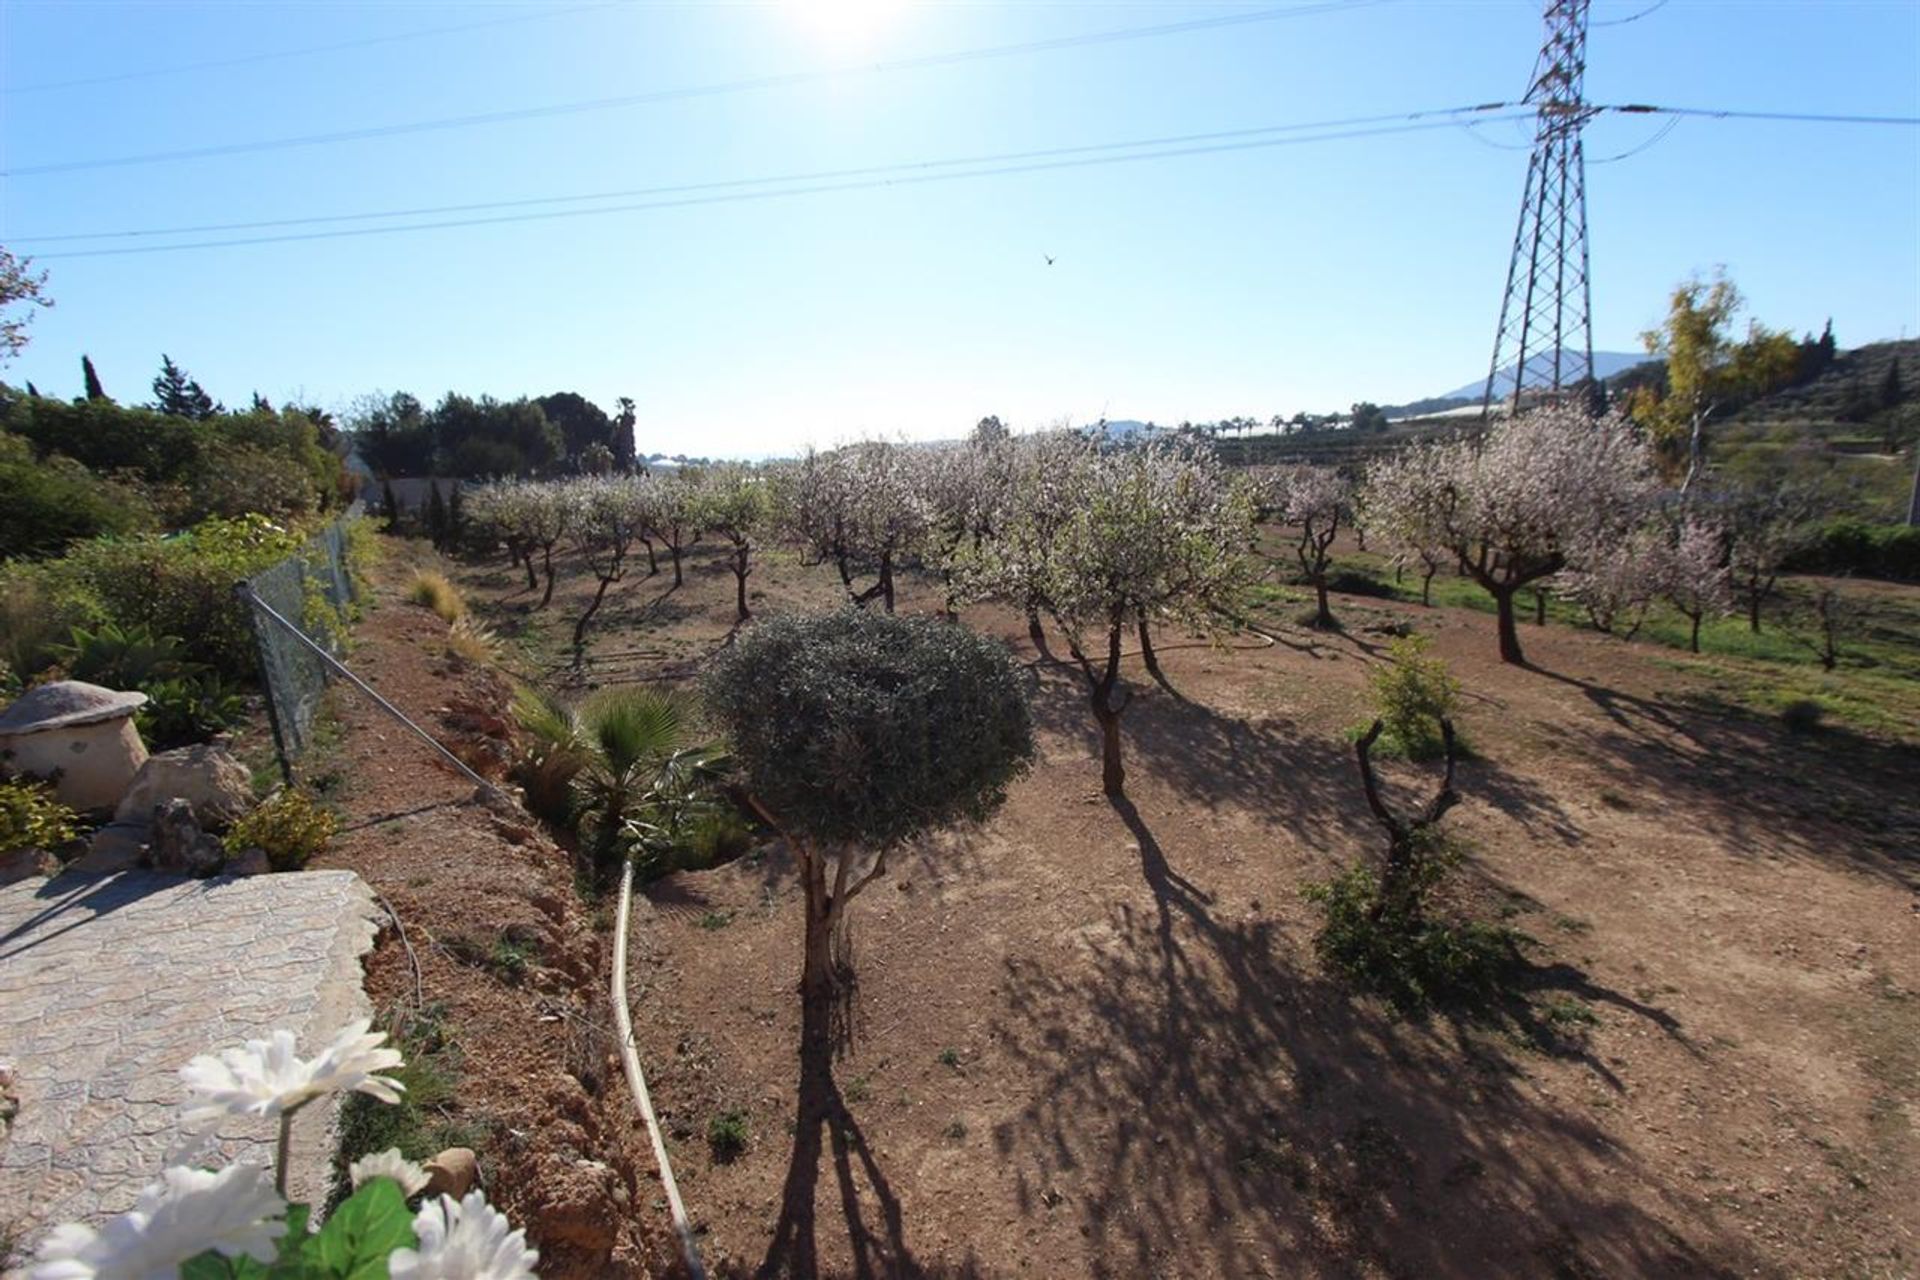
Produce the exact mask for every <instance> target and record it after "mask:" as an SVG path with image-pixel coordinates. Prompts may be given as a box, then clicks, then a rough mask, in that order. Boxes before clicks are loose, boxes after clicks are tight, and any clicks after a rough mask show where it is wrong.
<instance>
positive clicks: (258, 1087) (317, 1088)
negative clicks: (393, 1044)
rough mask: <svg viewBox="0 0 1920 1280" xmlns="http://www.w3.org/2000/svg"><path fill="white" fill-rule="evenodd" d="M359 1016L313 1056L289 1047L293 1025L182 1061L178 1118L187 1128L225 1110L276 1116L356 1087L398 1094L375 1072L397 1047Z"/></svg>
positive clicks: (208, 1122)
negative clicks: (182, 1101) (182, 1100)
mask: <svg viewBox="0 0 1920 1280" xmlns="http://www.w3.org/2000/svg"><path fill="white" fill-rule="evenodd" d="M369 1025H370V1024H369V1023H368V1021H367V1020H366V1019H365V1018H362V1019H361V1020H360V1021H358V1022H354V1023H351V1024H349V1025H348V1026H347V1027H345V1028H344V1029H343V1030H342V1031H341V1032H340V1034H339V1035H338V1036H335V1037H334V1040H333V1043H332V1044H330V1045H328V1046H327V1047H326V1049H325V1050H323V1051H322V1052H321V1054H320V1055H319V1056H318V1057H316V1058H313V1059H311V1060H309V1059H305V1058H302V1057H300V1056H299V1055H298V1054H296V1053H295V1052H294V1039H293V1032H291V1031H287V1030H285V1029H282V1030H278V1031H275V1032H274V1033H273V1034H272V1035H271V1036H269V1037H268V1038H267V1039H265V1040H249V1041H247V1042H246V1044H244V1045H242V1046H241V1047H240V1048H238V1049H223V1050H221V1051H220V1053H219V1055H218V1056H215V1055H213V1054H208V1053H203V1054H201V1055H200V1056H198V1057H196V1058H195V1059H194V1060H193V1061H191V1062H189V1063H188V1064H187V1065H186V1066H184V1067H182V1068H180V1079H181V1081H182V1082H183V1083H184V1084H185V1085H186V1086H187V1105H186V1107H185V1108H184V1109H183V1110H182V1111H181V1113H180V1118H181V1120H182V1122H183V1123H184V1124H186V1125H187V1126H188V1127H189V1128H195V1129H200V1128H208V1127H211V1126H213V1125H215V1124H218V1123H219V1122H220V1120H221V1119H222V1118H224V1117H226V1116H275V1115H281V1114H283V1113H287V1112H292V1111H296V1110H298V1109H299V1108H300V1107H301V1106H303V1105H305V1104H306V1103H308V1102H310V1101H312V1100H313V1099H315V1098H318V1097H320V1096H322V1095H323V1094H329V1093H345V1092H348V1091H355V1092H359V1093H366V1094H371V1095H373V1096H374V1097H376V1098H378V1099H380V1101H382V1102H398V1101H400V1094H401V1091H402V1090H403V1089H404V1088H405V1086H404V1085H402V1084H401V1083H400V1082H399V1081H398V1080H395V1079H393V1078H391V1077H389V1076H382V1075H375V1074H374V1073H375V1072H377V1071H381V1070H384V1069H385V1068H388V1067H397V1066H399V1065H400V1064H401V1058H400V1052H399V1050H397V1049H386V1048H382V1047H381V1042H382V1041H384V1040H385V1039H386V1038H387V1037H386V1035H385V1033H383V1032H374V1033H372V1034H369V1033H368V1027H369Z"/></svg>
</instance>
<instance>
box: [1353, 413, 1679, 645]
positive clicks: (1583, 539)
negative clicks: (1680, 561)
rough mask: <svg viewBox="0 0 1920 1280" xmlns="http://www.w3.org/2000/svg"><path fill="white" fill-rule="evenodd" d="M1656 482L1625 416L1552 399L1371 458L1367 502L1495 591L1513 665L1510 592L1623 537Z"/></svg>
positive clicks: (1403, 532)
mask: <svg viewBox="0 0 1920 1280" xmlns="http://www.w3.org/2000/svg"><path fill="white" fill-rule="evenodd" d="M1652 484H1653V482H1652V479H1651V466H1650V459H1649V457H1648V453H1647V448H1646V446H1645V444H1644V443H1643V442H1642V441H1641V440H1640V439H1639V437H1638V436H1637V435H1636V434H1635V433H1634V430H1633V427H1632V424H1631V423H1629V422H1628V421H1627V420H1626V418H1624V417H1623V416H1621V415H1620V414H1618V413H1609V414H1606V415H1603V416H1600V417H1594V416H1592V415H1590V414H1588V413H1586V412H1585V411H1584V410H1582V409H1580V408H1579V407H1577V406H1574V405H1571V404H1558V405H1552V406H1548V407H1546V408H1542V409H1536V410H1534V411H1533V412H1531V413H1525V414H1519V415H1516V416H1514V417H1511V418H1504V419H1501V420H1500V421H1498V422H1496V423H1494V424H1493V425H1492V426H1490V427H1489V428H1488V429H1487V431H1486V433H1485V434H1484V435H1481V436H1477V437H1472V438H1467V439H1460V440H1449V441H1440V442H1436V443H1432V444H1427V445H1420V446H1416V447H1415V448H1414V449H1412V450H1410V451H1409V453H1408V455H1407V456H1406V457H1405V458H1403V459H1402V461H1401V462H1400V463H1399V465H1395V466H1384V467H1383V466H1379V465H1376V466H1375V467H1374V469H1373V470H1372V472H1371V473H1370V476H1369V480H1368V485H1367V488H1368V496H1367V506H1368V508H1369V510H1370V511H1373V512H1375V513H1378V517H1377V518H1378V519H1379V521H1380V524H1381V526H1382V527H1383V528H1387V529H1392V530H1396V531H1397V532H1396V533H1395V535H1394V537H1395V538H1396V540H1398V541H1404V542H1405V543H1406V544H1409V545H1415V546H1430V547H1436V548H1441V549H1444V550H1445V551H1446V553H1447V556H1448V558H1449V559H1451V560H1453V561H1454V562H1455V563H1457V564H1458V565H1459V566H1460V569H1461V571H1462V572H1463V573H1465V574H1466V575H1467V576H1468V577H1470V578H1472V579H1473V580H1474V581H1475V582H1476V583H1478V584H1479V585H1480V587H1481V588H1483V589H1484V590H1485V591H1486V592H1487V594H1488V595H1490V596H1492V597H1493V601H1494V606H1495V609H1496V611H1497V613H1498V618H1499V638H1500V660H1501V661H1502V662H1513V663H1519V662H1524V661H1525V655H1524V654H1522V652H1521V649H1520V636H1519V631H1518V629H1517V628H1516V627H1515V625H1514V608H1513V603H1514V596H1515V595H1517V594H1518V593H1519V591H1520V590H1521V588H1523V587H1526V586H1529V585H1531V584H1533V583H1536V582H1539V581H1540V580H1541V579H1543V578H1547V577H1551V576H1552V575H1554V574H1556V573H1559V572H1561V571H1562V570H1565V569H1568V568H1578V567H1580V566H1581V565H1582V564H1583V563H1584V560H1585V559H1586V558H1588V557H1590V556H1592V555H1593V554H1594V553H1595V552H1597V551H1598V550H1599V549H1601V548H1604V547H1606V546H1608V545H1610V544H1611V543H1613V542H1614V541H1617V540H1618V539H1619V538H1621V537H1623V536H1625V535H1626V534H1627V533H1628V531H1630V530H1631V529H1632V528H1633V527H1634V526H1635V525H1636V524H1638V523H1639V521H1640V519H1641V517H1642V515H1643V514H1644V510H1645V505H1646V501H1647V499H1648V497H1649V496H1650V494H1651V493H1652Z"/></svg>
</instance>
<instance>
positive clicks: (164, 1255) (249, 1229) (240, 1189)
mask: <svg viewBox="0 0 1920 1280" xmlns="http://www.w3.org/2000/svg"><path fill="white" fill-rule="evenodd" d="M285 1208H286V1206H285V1204H284V1203H282V1201H281V1199H280V1197H279V1196H278V1195H276V1194H275V1193H274V1190H273V1185H272V1183H271V1182H270V1181H269V1180H268V1179H267V1175H266V1170H264V1169H261V1168H260V1167H259V1166H257V1165H249V1164H237V1165H231V1166H229V1167H227V1168H225V1169H222V1170H220V1171H219V1172H218V1173H210V1172H207V1171H206V1170H204V1169H178V1168H176V1169H168V1170H166V1171H165V1172H164V1173H162V1174H161V1175H160V1181H158V1182H154V1183H150V1184H149V1185H148V1186H146V1187H145V1188H144V1189H142V1191H141V1192H140V1198H139V1200H138V1201H137V1202H136V1203H135V1204H134V1207H133V1208H132V1209H130V1210H128V1211H127V1212H126V1213H123V1214H120V1215H118V1216H117V1217H114V1218H111V1219H109V1220H108V1221H107V1223H106V1225H105V1226H104V1227H102V1228H101V1229H100V1230H98V1231H95V1230H94V1229H93V1228H91V1227H86V1226H82V1225H80V1224H78V1223H66V1224H64V1225H62V1226H58V1227H55V1228H54V1229H53V1230H52V1231H51V1232H50V1233H49V1234H48V1236H47V1238H46V1240H44V1241H43V1242H42V1243H41V1245H40V1249H39V1252H38V1253H37V1254H36V1255H35V1260H34V1265H33V1267H32V1268H31V1269H30V1270H29V1271H28V1272H27V1275H28V1280H170V1278H171V1277H172V1276H173V1275H174V1274H175V1273H176V1272H177V1271H178V1269H179V1266H180V1264H181V1263H183V1262H185V1261H186V1260H187V1259H188V1258H191V1257H194V1256H195V1255H197V1254H201V1253H205V1252H206V1251H207V1250H208V1249H213V1250H215V1251H217V1252H219V1253H222V1254H224V1255H226V1256H228V1257H239V1256H241V1255H245V1256H247V1257H250V1258H252V1259H254V1260H255V1261H256V1262H270V1261H272V1260H273V1257H274V1255H275V1252H276V1247H275V1241H277V1240H278V1239H279V1238H280V1237H281V1236H283V1235H285V1234H286V1231H287V1224H286V1223H285V1222H284V1221H283V1220H281V1217H280V1215H281V1214H282V1213H283V1212H284V1211H285Z"/></svg>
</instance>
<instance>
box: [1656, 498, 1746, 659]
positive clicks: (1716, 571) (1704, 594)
mask: <svg viewBox="0 0 1920 1280" xmlns="http://www.w3.org/2000/svg"><path fill="white" fill-rule="evenodd" d="M1654 572H1655V581H1656V583H1657V584H1658V589H1659V592H1660V595H1661V596H1662V597H1663V598H1664V599H1665V600H1666V601H1667V603H1668V604H1670V605H1672V606H1673V607H1674V608H1675V609H1678V610H1679V611H1680V613H1681V615H1682V616H1684V617H1685V618H1686V619H1687V621H1688V622H1689V623H1690V624H1691V630H1690V633H1689V635H1688V640H1687V645H1688V647H1689V648H1690V649H1692V650H1693V652H1695V653H1698V652H1700V624H1701V622H1702V621H1704V620H1705V619H1706V617H1707V616H1708V615H1709V614H1720V613H1725V612H1727V610H1728V609H1729V608H1730V607H1731V605H1732V592H1731V591H1730V590H1729V587H1728V582H1727V567H1726V548H1725V544H1724V541H1723V539H1722V537H1721V534H1720V530H1719V528H1718V527H1717V526H1716V525H1714V524H1712V523H1710V522H1708V521H1707V520H1704V519H1702V518H1701V517H1699V516H1696V515H1689V516H1686V517H1684V518H1683V519H1682V520H1681V521H1680V522H1679V524H1678V525H1677V526H1676V527H1675V528H1674V529H1673V531H1672V532H1671V533H1670V534H1669V535H1668V536H1667V537H1666V538H1665V539H1664V540H1663V541H1662V542H1661V544H1660V555H1659V558H1658V560H1657V562H1656V568H1655V571H1654Z"/></svg>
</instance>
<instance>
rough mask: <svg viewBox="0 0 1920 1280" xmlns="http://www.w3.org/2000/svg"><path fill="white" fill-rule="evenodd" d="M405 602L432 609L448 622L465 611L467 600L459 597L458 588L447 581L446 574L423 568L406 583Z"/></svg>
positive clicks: (454, 620) (457, 617)
mask: <svg viewBox="0 0 1920 1280" xmlns="http://www.w3.org/2000/svg"><path fill="white" fill-rule="evenodd" d="M407 602H408V603H409V604H417V605H421V606H423V607H425V608H428V609H431V610H433V611H434V612H435V613H437V614H439V615H440V617H441V619H442V620H443V621H445V622H447V623H449V624H451V623H454V622H458V621H459V620H460V618H461V616H462V615H463V614H465V613H466V611H467V602H466V601H464V600H462V599H461V598H460V589H459V588H458V587H456V586H454V585H453V584H452V583H451V582H449V581H447V575H446V574H444V573H433V572H430V571H428V570H425V569H422V570H421V571H420V572H418V573H416V574H414V575H413V581H412V582H411V583H409V584H408V586H407Z"/></svg>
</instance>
